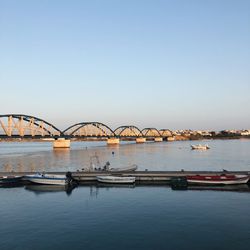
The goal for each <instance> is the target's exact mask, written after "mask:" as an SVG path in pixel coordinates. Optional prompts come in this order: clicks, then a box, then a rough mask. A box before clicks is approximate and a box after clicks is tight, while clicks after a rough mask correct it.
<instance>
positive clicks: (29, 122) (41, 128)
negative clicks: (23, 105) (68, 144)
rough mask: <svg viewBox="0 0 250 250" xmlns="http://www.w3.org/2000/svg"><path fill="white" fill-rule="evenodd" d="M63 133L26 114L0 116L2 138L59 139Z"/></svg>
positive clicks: (45, 122)
mask: <svg viewBox="0 0 250 250" xmlns="http://www.w3.org/2000/svg"><path fill="white" fill-rule="evenodd" d="M61 134H62V132H61V131H60V129H58V128H56V127H55V126H54V125H52V124H51V123H49V122H47V121H45V120H43V119H40V118H37V117H35V116H30V115H24V114H5V115H0V137H27V138H41V137H58V136H61Z"/></svg>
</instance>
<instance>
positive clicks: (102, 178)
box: [96, 175, 135, 184]
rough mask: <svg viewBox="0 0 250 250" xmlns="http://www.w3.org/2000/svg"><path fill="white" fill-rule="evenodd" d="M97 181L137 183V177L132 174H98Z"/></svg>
mask: <svg viewBox="0 0 250 250" xmlns="http://www.w3.org/2000/svg"><path fill="white" fill-rule="evenodd" d="M96 179H97V181H99V182H102V183H114V184H115V183H117V184H123V183H124V184H128V183H135V177H131V176H128V177H127V176H125V177H120V176H112V175H105V176H96Z"/></svg>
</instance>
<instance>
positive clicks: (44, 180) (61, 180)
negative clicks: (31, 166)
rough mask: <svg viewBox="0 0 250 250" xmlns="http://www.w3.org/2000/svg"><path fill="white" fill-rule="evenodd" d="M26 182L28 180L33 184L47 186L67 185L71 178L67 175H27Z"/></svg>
mask: <svg viewBox="0 0 250 250" xmlns="http://www.w3.org/2000/svg"><path fill="white" fill-rule="evenodd" d="M25 180H28V181H30V182H32V183H37V184H46V185H67V184H69V183H70V181H71V178H69V177H67V176H66V175H62V174H61V175H59V174H57V175H56V174H45V173H44V174H43V173H42V174H41V173H37V174H33V175H26V176H25Z"/></svg>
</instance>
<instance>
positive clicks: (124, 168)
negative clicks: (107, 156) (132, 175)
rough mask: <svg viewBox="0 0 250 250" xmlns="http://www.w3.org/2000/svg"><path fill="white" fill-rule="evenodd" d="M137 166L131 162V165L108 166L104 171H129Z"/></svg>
mask: <svg viewBox="0 0 250 250" xmlns="http://www.w3.org/2000/svg"><path fill="white" fill-rule="evenodd" d="M137 168H138V166H137V165H135V164H133V165H131V166H127V167H120V168H108V169H107V170H106V171H110V172H131V171H135V170H136V169H137Z"/></svg>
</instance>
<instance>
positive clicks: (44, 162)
mask: <svg viewBox="0 0 250 250" xmlns="http://www.w3.org/2000/svg"><path fill="white" fill-rule="evenodd" d="M197 143H199V141H198V142H197ZM201 143H202V142H201ZM203 143H204V142H203ZM209 144H210V146H211V149H210V150H209V152H193V151H192V150H190V142H185V141H183V142H173V143H168V142H162V143H161V142H160V143H154V142H147V143H144V144H136V143H127V144H120V145H111V146H106V145H103V143H101V142H100V143H97V142H96V144H91V146H89V145H90V144H88V143H86V142H72V147H71V148H70V149H54V150H53V149H52V147H51V145H50V144H44V145H43V147H37V148H36V147H34V145H35V144H34V143H26V144H20V146H19V148H15V144H11V143H9V144H8V145H6V143H4V142H3V143H1V144H0V147H1V151H3V153H1V152H0V171H7V172H10V171H12V170H13V171H34V172H37V171H68V170H69V171H76V170H77V169H79V170H81V169H82V168H84V169H85V168H87V167H89V166H90V161H91V159H90V158H91V156H93V155H98V157H99V160H100V164H101V165H104V164H105V162H107V161H109V162H110V163H111V165H112V166H114V167H116V168H119V167H123V166H128V165H132V164H136V165H138V167H139V170H145V169H148V170H180V169H185V170H207V171H216V170H217V171H218V170H222V169H227V170H229V171H230V170H246V171H248V170H249V166H250V156H249V150H250V140H247V141H242V140H234V141H233V140H226V141H220V140H214V141H211V142H210V143H209ZM7 146H8V147H7ZM23 147H25V151H24V150H23ZM41 149H44V150H43V151H41ZM236 149H237V150H236ZM22 150H23V151H22Z"/></svg>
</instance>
